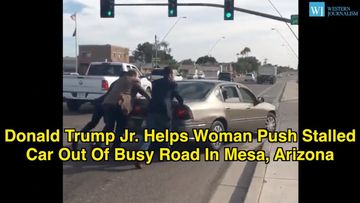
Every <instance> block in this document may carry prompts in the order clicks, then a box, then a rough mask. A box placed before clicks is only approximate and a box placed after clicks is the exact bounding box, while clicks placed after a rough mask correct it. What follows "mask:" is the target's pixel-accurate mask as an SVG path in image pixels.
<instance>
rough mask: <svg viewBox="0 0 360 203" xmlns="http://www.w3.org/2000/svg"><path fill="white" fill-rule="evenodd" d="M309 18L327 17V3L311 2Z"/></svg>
mask: <svg viewBox="0 0 360 203" xmlns="http://www.w3.org/2000/svg"><path fill="white" fill-rule="evenodd" d="M309 16H310V17H324V16H325V2H309Z"/></svg>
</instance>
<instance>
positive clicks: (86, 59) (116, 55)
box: [79, 44, 129, 74]
mask: <svg viewBox="0 0 360 203" xmlns="http://www.w3.org/2000/svg"><path fill="white" fill-rule="evenodd" d="M105 60H107V61H108V62H124V63H129V49H128V48H124V47H120V46H114V45H110V44H106V45H79V74H85V73H86V70H87V68H88V66H89V64H90V63H91V62H99V61H105Z"/></svg>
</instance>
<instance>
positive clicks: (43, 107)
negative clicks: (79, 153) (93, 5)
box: [0, 1, 63, 203]
mask: <svg viewBox="0 0 360 203" xmlns="http://www.w3.org/2000/svg"><path fill="white" fill-rule="evenodd" d="M10 4H11V5H10ZM2 8H4V9H3V12H2V13H1V15H2V19H3V22H2V26H3V29H2V30H3V31H2V34H3V37H2V40H3V46H2V47H3V48H2V53H3V54H5V56H3V57H2V59H3V65H2V66H1V67H2V68H1V78H2V79H1V87H2V91H1V100H2V102H1V107H2V110H1V116H2V119H1V125H0V126H1V131H0V132H1V133H0V134H1V146H0V148H1V157H2V158H1V166H2V172H1V174H2V185H3V189H2V192H1V194H2V202H37V203H39V202H47V203H49V202H51V203H57V202H59V203H60V202H62V162H60V161H59V160H56V156H54V157H53V161H49V162H31V161H28V160H27V159H26V150H27V149H28V148H30V147H34V148H37V149H38V150H54V151H55V153H56V151H57V150H58V149H60V147H61V146H62V142H60V143H5V129H14V130H15V131H16V132H19V131H34V132H40V131H41V132H43V131H44V130H45V129H50V131H55V130H56V129H61V128H62V60H61V59H62V33H63V32H62V24H63V23H62V16H63V15H62V1H23V2H17V1H11V2H10V1H7V2H3V5H2ZM4 35H5V36H4Z"/></svg>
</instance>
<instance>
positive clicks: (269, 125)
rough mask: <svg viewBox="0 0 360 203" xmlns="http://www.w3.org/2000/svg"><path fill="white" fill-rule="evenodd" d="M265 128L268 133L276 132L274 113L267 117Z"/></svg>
mask: <svg viewBox="0 0 360 203" xmlns="http://www.w3.org/2000/svg"><path fill="white" fill-rule="evenodd" d="M265 128H266V129H267V130H268V131H270V132H274V131H275V130H276V116H275V114H274V113H269V114H268V115H267V117H266V122H265Z"/></svg>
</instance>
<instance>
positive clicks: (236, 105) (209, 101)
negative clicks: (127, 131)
mask: <svg viewBox="0 0 360 203" xmlns="http://www.w3.org/2000/svg"><path fill="white" fill-rule="evenodd" d="M177 84H178V91H179V94H180V95H181V96H182V97H183V99H184V104H185V105H183V106H180V105H177V104H176V103H175V104H174V108H173V109H174V112H173V115H174V116H173V122H172V129H171V130H172V131H186V132H188V133H189V135H190V139H193V134H192V130H193V128H197V129H210V130H211V131H217V132H220V131H252V132H256V130H257V129H258V128H265V129H267V130H269V131H275V129H276V107H275V106H274V105H272V104H270V103H266V102H264V99H263V98H261V97H259V98H256V96H255V95H254V94H253V93H252V91H251V90H250V89H249V88H247V87H246V86H244V85H242V84H240V83H235V82H228V81H219V80H183V81H178V82H177ZM145 108H146V105H144V104H142V105H138V106H135V108H134V112H133V114H132V117H131V119H130V124H132V125H130V126H129V128H132V129H133V130H134V128H138V129H137V130H136V131H138V132H139V133H140V132H141V130H142V129H139V128H140V126H142V128H143V127H145V126H144V124H143V125H141V124H139V123H138V122H139V121H140V122H142V121H143V119H142V118H143V117H144V115H143V113H144V112H145V110H146V109H145ZM135 121H136V122H135ZM135 123H137V124H135ZM206 144H207V145H208V147H211V148H212V149H220V147H221V144H222V143H219V142H218V143H206Z"/></svg>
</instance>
